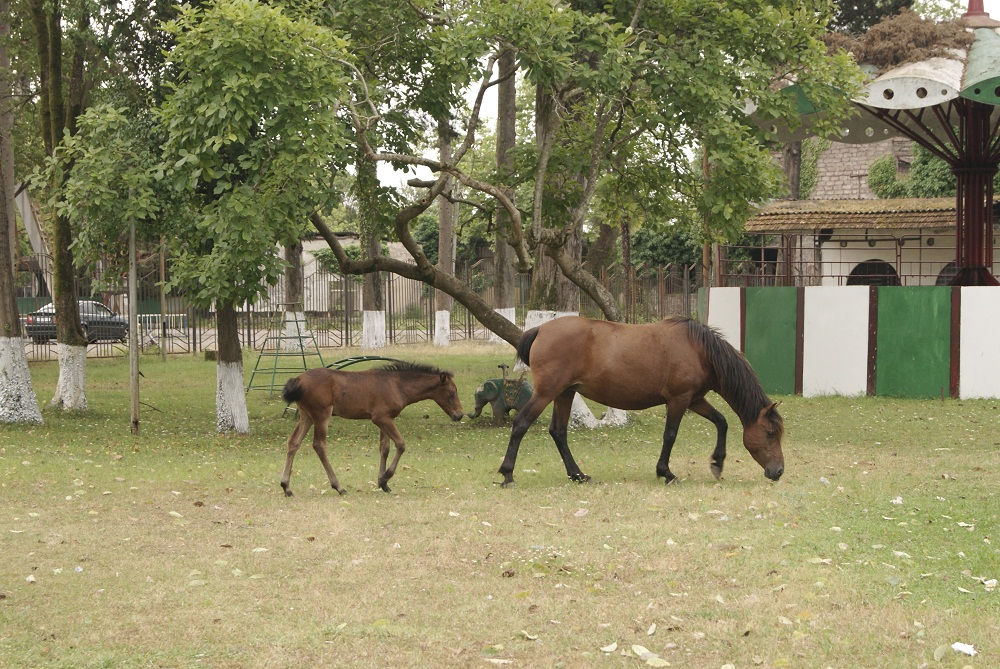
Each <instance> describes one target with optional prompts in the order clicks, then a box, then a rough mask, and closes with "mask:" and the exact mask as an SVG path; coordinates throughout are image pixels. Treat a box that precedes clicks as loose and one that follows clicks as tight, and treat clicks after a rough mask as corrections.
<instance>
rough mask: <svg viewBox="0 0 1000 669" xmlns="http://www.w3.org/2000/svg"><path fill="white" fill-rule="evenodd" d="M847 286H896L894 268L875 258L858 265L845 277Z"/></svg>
mask: <svg viewBox="0 0 1000 669" xmlns="http://www.w3.org/2000/svg"><path fill="white" fill-rule="evenodd" d="M847 285H848V286H898V285H899V275H898V274H896V268H895V267H893V266H892V265H890V264H889V263H887V262H886V261H884V260H878V259H877V258H875V259H872V260H866V261H864V262H861V263H858V264H857V265H856V266H855V267H854V269H852V270H851V274H850V276H848V277H847Z"/></svg>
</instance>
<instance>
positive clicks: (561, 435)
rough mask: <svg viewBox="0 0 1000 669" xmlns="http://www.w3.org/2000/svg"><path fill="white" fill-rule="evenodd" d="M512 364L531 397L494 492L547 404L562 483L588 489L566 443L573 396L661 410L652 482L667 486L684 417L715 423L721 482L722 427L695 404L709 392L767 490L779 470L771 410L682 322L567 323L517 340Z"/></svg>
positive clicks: (721, 351)
mask: <svg viewBox="0 0 1000 669" xmlns="http://www.w3.org/2000/svg"><path fill="white" fill-rule="evenodd" d="M517 355H518V357H519V358H521V360H523V361H524V363H525V364H527V365H530V366H531V374H532V380H533V383H534V394H532V396H531V399H530V400H528V403H527V404H526V405H525V406H524V408H523V409H521V410H520V411H519V412H518V413H517V415H516V416H515V417H514V428H513V430H511V433H510V443H509V444H508V446H507V455H506V456H505V457H504V459H503V463H502V464H501V465H500V473H501V474H503V479H504V480H503V484H502V485H504V486H507V485H509V484H511V483H513V482H514V476H513V473H514V462H515V461H516V460H517V449H518V447H519V446H520V444H521V439H522V438H523V437H524V433H525V432H527V431H528V427H530V426H531V424H532V423H534V422H535V420H536V419H537V418H538V416H539V415H540V414H541V413H542V410H543V409H545V407H546V406H548V405H549V403H550V402H555V404H554V405H553V409H552V422H551V424H550V426H549V434H550V435H552V439H553V441H555V443H556V448H558V449H559V455H561V456H562V460H563V464H565V465H566V474H567V475H568V476H569V478H570V479H572V480H574V481H589V480H590V477H589V476H587V475H586V474H584V473H583V472H581V471H580V468H579V467H578V466H577V464H576V462H575V461H574V460H573V455H572V453H570V451H569V445H568V444H567V443H566V426H567V424H568V423H569V418H570V409H571V408H572V405H573V396H574V395H575V394H576V393H580V394H581V395H583V396H584V397H588V398H590V399H592V400H594V401H596V402H600V403H601V404H606V405H608V406H611V407H615V408H618V409H632V410H636V409H646V408H649V407H652V406H657V405H660V404H666V405H667V425H666V428H665V429H664V431H663V450H662V451H661V452H660V459H659V461H658V462H657V463H656V475H657V476H658V477H659V476H662V477H664V478H665V479H666V482H667V483H670V482H671V481H673V480H674V479H675V478H676V477H675V476H674V475H673V474H672V473H671V471H670V467H669V462H670V451H671V449H672V448H673V446H674V440H675V439H676V438H677V428H678V426H679V425H680V422H681V417H682V416H683V415H684V412H685V411H686V410H687V409H690V410H691V411H694V412H695V413H696V414H698V415H700V416H704V417H705V418H707V419H708V420H710V421H712V423H714V424H715V428H716V430H717V439H716V443H715V451H713V452H712V461H711V469H712V473H713V474H714V475H715V477H716V478H719V477H720V476H722V465H723V461H724V460H725V459H726V430H727V429H728V425H727V424H726V419H725V418H724V417H723V415H722V414H721V413H719V412H718V411H717V410H716V409H715V407H713V406H712V405H711V404H709V403H708V401H707V400H706V399H705V394H706V393H707V392H708V391H710V390H714V391H715V392H716V393H718V394H719V395H720V396H721V397H722V399H724V400H725V401H726V402H727V403H728V404H729V406H730V407H732V409H733V411H735V412H736V415H737V416H739V418H740V422H742V423H743V445H744V446H746V448H747V450H748V451H750V455H752V456H753V459H754V460H756V461H757V463H758V464H760V466H761V467H763V468H764V475H765V476H766V477H767V478H769V479H771V480H772V481H777V480H778V479H779V478H780V477H781V474H782V473H783V472H784V471H785V459H784V456H783V455H782V454H781V437H782V435H783V434H784V423H783V422H782V419H781V416H780V415H779V414H778V411H777V407H778V405H777V404H775V403H773V402H771V400H770V399H769V398H768V396H767V393H765V392H764V389H763V388H762V387H761V385H760V381H758V380H757V375H756V374H755V373H754V371H753V369H751V367H750V363H748V362H747V359H746V358H745V357H744V356H743V354H742V353H740V352H739V351H737V350H736V349H735V348H733V347H732V345H730V344H729V343H728V342H727V341H726V340H725V339H723V338H722V336H721V335H720V334H719V333H718V332H717V331H716V330H714V329H713V328H710V327H706V326H704V325H701V324H700V323H698V322H696V321H693V320H691V319H689V318H671V319H668V320H665V321H660V322H659V323H651V324H648V325H626V324H623V323H610V322H607V321H596V320H590V319H587V318H578V317H575V316H567V317H563V318H557V319H556V320H554V321H549V322H548V323H545V324H543V325H541V326H539V327H537V328H533V329H531V330H528V331H527V332H525V333H524V335H523V336H522V337H521V340H520V341H519V342H518V345H517Z"/></svg>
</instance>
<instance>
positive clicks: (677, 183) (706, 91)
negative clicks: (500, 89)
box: [314, 0, 857, 342]
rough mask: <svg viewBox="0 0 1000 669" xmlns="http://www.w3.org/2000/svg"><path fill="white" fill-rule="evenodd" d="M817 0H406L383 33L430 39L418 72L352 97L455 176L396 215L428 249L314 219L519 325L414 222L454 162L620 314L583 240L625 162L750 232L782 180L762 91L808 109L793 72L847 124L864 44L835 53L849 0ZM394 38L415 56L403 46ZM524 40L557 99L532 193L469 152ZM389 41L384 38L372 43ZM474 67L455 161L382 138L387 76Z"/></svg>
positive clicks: (365, 130) (521, 59)
mask: <svg viewBox="0 0 1000 669" xmlns="http://www.w3.org/2000/svg"><path fill="white" fill-rule="evenodd" d="M358 1H359V2H360V1H361V0H358ZM808 4H809V6H803V5H801V3H793V2H787V3H785V2H779V3H774V2H741V3H732V2H721V1H717V2H701V1H699V2H695V1H694V0H659V1H658V2H639V3H637V4H633V5H615V6H614V11H615V12H616V13H615V14H606V13H601V12H599V11H596V9H595V8H592V7H584V8H577V7H576V6H573V5H567V4H564V3H552V2H548V1H541V0H539V1H538V2H527V3H517V4H516V6H515V5H514V4H512V3H507V2H501V1H496V2H490V1H485V2H482V1H481V2H457V3H444V4H440V3H430V2H427V3H416V2H414V3H408V4H405V5H402V6H397V5H393V7H394V9H393V11H395V12H397V13H399V14H400V17H401V21H403V24H404V25H407V26H411V28H410V29H409V30H406V31H399V30H397V31H396V32H395V33H391V32H387V33H384V34H381V33H376V34H373V35H371V36H370V38H369V39H370V40H371V41H372V42H377V41H378V40H380V39H381V40H383V41H382V42H381V43H382V44H391V43H393V40H394V39H403V38H405V39H406V40H407V42H408V43H409V44H411V45H413V44H416V45H417V46H411V47H410V50H409V51H407V54H408V55H409V57H410V58H411V60H410V61H408V63H410V65H409V67H408V69H407V72H408V73H409V76H408V77H403V78H398V79H394V80H392V81H388V80H387V79H385V78H383V79H379V78H377V77H370V76H365V73H364V72H361V71H360V70H358V71H355V82H354V86H353V87H352V91H353V99H352V100H351V101H349V102H348V103H347V104H346V105H345V109H346V111H348V113H349V114H350V117H351V122H352V125H353V127H354V129H355V132H356V137H357V141H358V142H359V143H360V145H361V147H362V149H363V150H364V154H365V156H366V158H367V159H368V160H371V161H386V162H391V163H394V164H397V165H399V164H409V165H423V166H426V167H428V168H430V169H431V170H432V171H434V172H435V173H436V174H437V175H438V176H437V178H436V179H434V180H431V181H428V182H425V183H423V184H422V185H423V186H424V187H425V191H424V195H423V196H422V197H419V198H417V199H415V200H414V201H412V202H410V203H409V204H408V205H406V206H404V207H402V208H400V209H399V210H398V212H397V214H396V216H395V220H394V233H395V235H396V237H397V238H398V239H399V240H400V241H401V242H402V243H403V245H404V246H405V247H406V248H407V250H408V251H409V252H410V254H411V256H412V258H413V261H412V262H410V263H404V262H400V261H395V260H393V259H389V258H384V259H383V258H371V259H365V260H362V261H353V260H351V259H350V258H348V257H347V256H346V254H343V252H342V250H338V249H337V242H336V240H335V239H334V238H333V236H332V235H330V234H329V230H328V229H326V230H324V227H325V226H324V222H323V221H322V219H320V218H319V217H317V216H314V222H315V223H316V225H317V228H318V229H319V230H320V232H321V234H323V235H324V236H325V237H326V238H327V239H328V241H329V242H330V244H331V246H332V247H333V248H334V251H335V253H336V254H337V257H338V259H340V261H341V265H342V268H343V269H344V270H345V271H348V272H358V273H362V272H368V271H374V270H388V271H394V272H397V273H400V274H403V275H405V276H410V277H412V278H417V279H420V280H423V281H426V282H427V283H430V284H431V285H433V286H435V287H437V288H439V289H441V290H444V291H446V292H450V294H452V295H453V296H454V297H455V298H456V299H457V300H458V301H460V302H462V303H463V304H464V305H465V306H466V307H468V308H469V309H470V311H472V313H473V314H475V315H476V317H477V318H479V319H480V320H481V321H482V322H484V323H485V324H486V325H487V326H488V327H490V328H491V329H493V330H494V332H496V333H498V334H499V335H500V336H501V337H502V338H504V339H506V340H507V341H510V342H513V341H516V338H517V337H518V335H519V331H518V330H517V328H516V327H514V326H513V325H512V324H511V323H510V322H509V321H507V320H506V319H504V318H502V317H499V316H497V315H496V314H495V313H493V312H492V309H491V308H490V307H489V305H486V304H485V303H483V302H482V300H480V299H479V298H478V296H477V295H476V294H475V293H474V292H472V291H471V290H469V289H468V288H467V287H465V286H463V285H462V284H461V283H459V282H455V281H454V280H453V279H451V278H449V277H447V276H446V275H444V273H442V272H440V271H438V270H437V268H435V267H434V266H433V264H432V263H430V262H429V261H428V259H427V257H426V255H425V254H424V252H423V250H422V249H421V248H420V246H419V244H417V243H416V242H415V240H414V239H413V237H412V235H411V233H410V229H409V225H410V222H411V221H413V220H414V219H415V218H416V216H418V215H419V214H420V213H421V212H422V211H424V210H426V208H427V207H429V206H430V204H431V203H432V202H433V200H434V198H436V197H438V196H440V195H441V194H442V193H444V192H446V187H445V186H446V176H447V175H450V176H451V178H453V179H455V180H457V181H459V182H460V183H462V184H463V186H464V187H465V188H466V189H467V190H469V191H475V192H478V193H479V194H480V195H481V197H483V198H484V202H483V206H490V205H489V204H487V203H486V201H485V199H492V200H493V201H494V202H495V203H496V204H495V205H494V208H497V209H503V211H504V213H505V214H506V215H507V216H508V217H509V218H510V221H511V223H510V225H509V236H508V243H509V244H510V246H511V248H512V250H513V251H514V253H515V256H516V259H515V263H516V264H517V266H518V269H520V270H522V271H524V270H527V269H529V268H531V267H532V266H533V264H534V262H535V260H536V259H535V257H534V256H533V253H532V249H535V248H541V249H542V250H543V252H544V254H545V255H546V256H548V257H549V258H551V259H552V260H553V261H554V262H555V264H556V265H557V266H558V267H559V269H560V271H561V273H562V274H563V275H564V276H566V277H568V278H569V279H570V280H572V281H573V282H574V283H575V284H576V285H578V286H579V287H580V288H581V289H582V290H583V291H585V292H586V293H587V294H588V295H589V296H590V297H591V298H593V299H594V300H595V302H596V303H597V304H598V305H599V306H600V307H601V308H602V309H603V311H604V313H605V316H606V317H608V318H611V319H620V318H621V313H620V312H619V311H618V307H617V305H616V303H615V300H614V299H613V298H612V296H611V295H609V294H608V293H607V291H605V290H604V289H603V288H602V287H601V285H600V283H599V282H598V281H597V280H596V278H595V277H594V276H593V275H592V274H590V273H589V272H587V271H586V270H585V269H584V268H583V266H582V265H581V264H580V262H579V259H578V257H576V256H575V254H574V253H573V250H574V248H573V247H574V244H575V239H576V238H577V237H576V236H577V235H578V233H579V230H580V227H581V225H582V221H583V220H584V218H585V217H586V215H587V214H588V212H589V210H590V206H591V203H592V199H593V196H594V192H595V189H596V187H597V184H598V183H599V182H601V181H602V180H603V179H606V178H609V177H610V178H612V179H617V180H623V181H627V180H633V179H641V180H642V181H643V183H644V184H648V188H647V192H646V194H645V195H646V197H647V198H648V201H647V204H648V206H653V207H657V208H658V209H659V210H662V211H663V212H665V214H668V215H672V217H673V218H678V219H681V218H698V219H702V218H704V219H707V220H709V221H710V223H711V226H710V227H711V230H712V231H713V234H715V235H718V236H720V237H731V236H733V235H735V234H737V233H738V232H739V230H740V228H741V226H742V223H743V221H744V220H745V219H746V217H747V216H748V215H749V214H750V212H751V211H752V208H753V207H754V206H755V203H757V202H760V201H761V200H763V199H765V198H767V197H770V196H771V195H773V194H774V193H775V192H777V190H778V188H779V184H780V181H781V175H780V171H779V170H778V168H777V166H775V165H774V163H773V161H772V160H771V157H770V155H769V153H768V150H767V146H766V144H765V143H764V142H763V141H762V137H761V134H760V132H759V131H758V130H757V128H756V127H755V126H753V125H751V124H750V123H749V121H748V118H747V117H746V115H745V113H744V110H745V108H746V107H747V105H748V104H749V103H752V104H754V105H755V106H756V107H757V110H758V115H759V116H773V117H784V118H793V115H794V109H793V108H792V101H791V100H790V99H788V97H787V96H784V95H782V94H780V93H778V92H776V91H775V89H776V88H777V86H775V84H776V83H778V82H780V81H786V80H790V79H794V80H796V81H798V82H799V84H800V85H801V86H802V87H804V88H805V89H807V90H808V94H809V95H810V97H811V98H812V99H814V100H815V101H816V102H817V103H818V104H820V105H822V106H823V107H824V108H825V109H828V110H830V111H831V113H830V115H829V116H828V117H827V121H828V122H829V123H834V122H836V120H837V117H838V114H842V113H844V111H845V110H846V99H845V98H844V97H843V95H842V94H841V93H840V92H839V91H848V92H849V91H851V90H853V89H854V87H855V86H856V77H857V72H856V70H855V69H854V68H853V65H852V64H851V63H850V62H849V59H848V58H846V57H844V56H842V55H841V56H834V57H829V56H828V55H827V54H826V52H825V47H824V46H823V44H822V43H821V41H820V37H821V35H822V34H823V31H824V29H825V22H826V20H827V19H828V18H829V16H830V15H831V12H832V9H833V5H832V4H831V3H824V2H819V3H808ZM400 7H401V8H400ZM367 27H368V26H367V25H366V28H367ZM495 45H499V47H495ZM387 52H388V53H389V54H392V56H393V57H394V59H395V60H394V62H396V63H398V62H399V60H400V59H399V58H398V54H397V53H396V52H395V51H393V50H392V49H387ZM508 52H510V53H513V54H515V57H516V58H517V61H518V63H519V65H520V68H521V71H523V72H524V73H525V77H526V79H527V80H528V82H529V83H530V84H532V85H534V86H536V87H538V88H539V90H541V91H543V92H544V93H545V96H544V100H545V101H546V108H545V110H539V109H538V108H536V110H535V112H536V117H537V116H539V115H540V114H542V113H543V112H544V119H543V122H542V123H541V124H540V130H539V132H538V134H537V139H536V138H531V139H532V142H531V143H530V144H528V143H525V142H522V143H521V144H520V146H519V148H518V150H517V152H516V153H517V158H516V160H515V162H514V165H515V167H514V170H513V172H514V177H513V180H514V184H513V185H514V186H515V188H516V187H518V186H521V185H524V186H526V187H527V189H528V193H527V195H519V196H517V197H518V198H519V199H518V200H517V201H515V199H514V198H513V197H512V196H511V189H510V186H511V185H512V184H511V178H508V179H506V180H504V181H501V180H500V179H477V178H475V177H473V176H471V175H470V173H469V170H468V169H467V167H466V166H465V165H464V163H463V160H464V159H465V157H466V156H467V155H468V153H469V151H470V149H471V147H472V146H474V145H475V143H476V130H477V126H478V124H479V122H480V118H479V111H480V106H479V101H480V100H481V99H482V95H483V93H484V92H485V90H486V89H487V88H489V87H492V86H495V85H497V84H498V82H499V81H500V80H501V78H502V77H501V76H499V75H498V73H497V70H496V63H497V61H498V60H499V59H500V58H501V57H502V56H503V55H504V54H505V53H508ZM385 55H386V54H383V53H382V52H381V51H379V50H377V49H376V50H372V51H371V53H369V54H368V57H369V58H375V59H378V58H382V57H385ZM470 56H472V58H470ZM418 59H423V60H419V62H418ZM372 71H373V72H376V73H378V72H379V70H378V69H377V68H372ZM423 73H426V77H425V78H421V76H420V75H421V74H423ZM446 75H447V76H446ZM442 80H445V81H447V82H449V85H450V87H451V88H447V87H445V86H442ZM468 81H478V82H479V83H478V84H477V86H476V87H477V90H478V91H479V95H478V97H477V99H476V102H475V103H474V104H473V105H472V108H471V111H470V112H469V113H468V114H467V115H461V116H460V110H461V107H460V106H458V105H455V104H451V106H450V107H449V110H450V113H451V114H452V115H453V118H454V125H455V127H457V128H463V129H464V134H463V135H461V136H460V139H459V141H457V142H456V143H455V146H454V148H453V152H452V156H453V157H452V160H451V161H450V162H446V161H441V160H438V159H434V158H431V157H428V156H426V155H425V154H424V153H422V152H420V151H417V150H415V149H416V148H417V147H410V148H411V149H412V150H410V151H408V152H400V151H398V150H392V148H391V147H388V146H386V144H385V143H384V142H383V141H382V138H384V137H387V136H393V134H394V133H393V132H391V131H390V129H391V128H394V127H397V126H396V125H394V124H396V123H398V114H399V110H398V108H391V109H390V108H387V107H385V106H383V101H384V99H385V96H384V94H382V93H381V92H380V91H382V90H384V89H386V88H389V87H392V89H393V90H394V91H403V92H402V93H396V94H397V95H401V96H407V97H408V98H409V99H413V100H425V99H434V100H439V101H444V102H447V101H448V100H449V99H452V98H451V97H449V96H450V95H451V93H450V91H451V89H456V88H458V87H460V86H463V85H465V83H466V82H468ZM835 89H839V91H838V90H835ZM407 91H409V93H407ZM640 147H641V150H638V149H639V148H640ZM693 147H695V148H696V147H701V150H702V151H704V152H705V153H706V155H707V156H708V157H709V165H710V169H709V170H708V172H707V173H703V172H702V171H701V170H700V169H692V161H691V160H690V159H689V155H690V151H691V150H692V148H693ZM613 164H617V165H619V166H621V170H620V172H619V173H615V174H611V173H610V166H611V165H613Z"/></svg>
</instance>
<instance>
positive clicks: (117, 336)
mask: <svg viewBox="0 0 1000 669" xmlns="http://www.w3.org/2000/svg"><path fill="white" fill-rule="evenodd" d="M77 306H78V307H79V308H80V324H81V325H82V326H83V336H84V337H86V338H87V342H88V343H91V344H93V343H94V342H98V341H122V340H125V339H128V321H127V320H125V319H124V318H122V317H121V316H119V315H118V314H116V313H115V312H113V311H111V310H110V309H108V308H107V307H106V306H104V305H103V304H101V303H100V302H93V301H91V300H80V301H79V302H77ZM54 317H55V305H54V304H51V303H49V304H46V305H45V306H44V307H42V308H41V309H39V310H38V311H33V312H31V313H30V314H28V315H27V316H25V318H24V331H25V334H26V335H27V336H29V337H31V339H32V340H33V341H34V342H35V343H36V344H43V343H45V342H47V341H49V340H50V339H55V338H56V322H55V318H54Z"/></svg>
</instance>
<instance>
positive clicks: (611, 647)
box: [601, 642, 618, 653]
mask: <svg viewBox="0 0 1000 669" xmlns="http://www.w3.org/2000/svg"><path fill="white" fill-rule="evenodd" d="M616 650H618V642H613V643H611V644H609V645H607V646H601V652H602V653H613V652H615V651H616Z"/></svg>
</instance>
